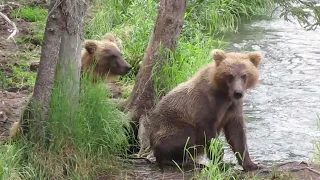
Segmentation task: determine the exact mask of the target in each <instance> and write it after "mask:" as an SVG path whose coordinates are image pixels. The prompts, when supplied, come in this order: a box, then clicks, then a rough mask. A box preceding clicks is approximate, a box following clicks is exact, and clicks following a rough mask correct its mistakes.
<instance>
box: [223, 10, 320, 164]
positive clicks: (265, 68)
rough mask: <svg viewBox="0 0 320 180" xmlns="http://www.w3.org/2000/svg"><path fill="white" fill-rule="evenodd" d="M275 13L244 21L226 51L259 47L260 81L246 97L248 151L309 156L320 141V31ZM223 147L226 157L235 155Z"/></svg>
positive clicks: (260, 155)
mask: <svg viewBox="0 0 320 180" xmlns="http://www.w3.org/2000/svg"><path fill="white" fill-rule="evenodd" d="M278 17H279V16H274V17H273V18H265V19H261V18H260V19H258V20H253V21H251V22H250V23H243V24H242V25H241V26H240V28H239V33H238V34H228V35H227V36H226V37H225V41H227V42H229V43H230V46H229V47H228V50H229V51H238V52H239V51H240V52H241V51H260V52H261V53H262V54H263V56H264V59H263V61H262V64H261V66H260V68H261V70H260V72H261V80H260V84H259V85H258V86H257V87H256V88H255V89H253V90H251V91H250V92H249V93H248V94H247V95H246V97H245V107H244V109H245V116H246V119H247V136H248V146H249V153H250V154H251V156H252V158H253V159H254V161H256V162H260V163H263V164H269V165H270V164H271V163H278V162H287V161H310V160H312V159H313V158H314V156H315V141H317V140H319V141H320V130H319V126H318V118H317V115H318V114H317V113H319V115H320V31H319V30H316V31H306V30H304V29H303V28H301V27H300V26H299V24H293V23H291V22H286V21H284V20H283V19H279V18H278ZM233 157H234V155H233V154H232V153H230V149H229V150H228V151H227V154H226V159H228V160H232V161H234V160H235V158H233Z"/></svg>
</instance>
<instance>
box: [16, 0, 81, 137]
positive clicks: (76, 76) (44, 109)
mask: <svg viewBox="0 0 320 180" xmlns="http://www.w3.org/2000/svg"><path fill="white" fill-rule="evenodd" d="M85 10H86V3H85V0H67V1H61V0H51V2H50V9H49V14H48V19H47V24H46V29H45V34H44V44H43V46H42V49H41V57H40V64H39V69H38V75H37V79H36V84H35V87H34V92H33V95H32V97H31V99H30V101H29V104H28V105H27V109H26V110H25V111H24V112H23V118H22V121H23V122H22V123H23V125H24V126H23V127H22V128H23V132H24V133H26V132H27V131H28V129H29V127H28V125H30V123H29V122H28V120H30V119H33V120H35V121H37V123H35V127H33V128H32V129H35V130H37V132H32V133H35V134H34V135H35V136H39V135H40V134H39V133H44V131H43V128H42V126H43V123H42V122H45V121H46V120H47V119H48V115H49V110H50V103H51V95H52V90H53V87H54V85H55V83H56V79H57V78H61V77H68V78H69V77H70V79H71V80H69V79H68V78H67V79H68V80H67V81H68V82H67V81H66V82H65V83H66V84H67V85H66V86H64V89H63V91H65V93H67V94H68V97H70V99H71V100H73V101H75V102H76V101H77V98H78V94H79V91H78V90H79V82H80V66H81V44H82V39H83V18H84V13H85ZM58 64H59V65H60V66H59V67H61V68H60V69H59V70H58V71H57V65H58ZM70 67H74V68H72V70H71V69H70ZM39 112H41V116H39ZM38 122H41V123H38ZM42 135H43V134H42Z"/></svg>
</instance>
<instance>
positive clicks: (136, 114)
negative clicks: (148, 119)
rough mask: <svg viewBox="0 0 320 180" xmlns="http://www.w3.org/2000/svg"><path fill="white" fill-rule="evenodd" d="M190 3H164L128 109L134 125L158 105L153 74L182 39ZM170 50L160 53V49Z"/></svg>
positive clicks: (180, 0)
mask: <svg viewBox="0 0 320 180" xmlns="http://www.w3.org/2000/svg"><path fill="white" fill-rule="evenodd" d="M185 12H186V0H174V1H173V0H161V1H160V7H159V11H158V16H157V20H156V23H155V26H154V31H153V33H152V35H151V38H150V41H149V44H148V47H147V49H146V51H145V54H144V57H143V62H142V65H141V68H140V70H139V73H138V75H137V79H136V83H135V86H134V88H133V92H132V94H131V96H130V98H129V101H128V103H127V105H126V108H127V109H128V110H129V111H130V112H131V113H132V116H133V117H132V118H133V121H135V122H138V121H139V119H140V117H141V116H142V115H144V114H146V113H147V112H148V111H149V110H150V109H151V108H152V107H153V106H154V103H155V92H154V84H153V79H152V75H153V74H152V73H153V70H154V66H155V64H158V65H162V64H163V62H164V61H166V60H167V59H166V58H165V57H167V53H168V51H167V50H170V51H172V50H174V49H175V48H176V46H177V42H178V39H179V37H180V33H181V29H182V25H183V22H184V14H185ZM162 48H164V49H167V50H165V51H160V49H162Z"/></svg>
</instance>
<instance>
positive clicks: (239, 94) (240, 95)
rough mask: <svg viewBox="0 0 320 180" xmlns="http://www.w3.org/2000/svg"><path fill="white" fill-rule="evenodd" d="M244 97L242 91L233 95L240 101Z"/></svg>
mask: <svg viewBox="0 0 320 180" xmlns="http://www.w3.org/2000/svg"><path fill="white" fill-rule="evenodd" d="M242 96H243V93H242V92H241V91H235V92H234V93H233V97H234V98H236V99H240V98H242Z"/></svg>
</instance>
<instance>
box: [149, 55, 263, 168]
mask: <svg viewBox="0 0 320 180" xmlns="http://www.w3.org/2000/svg"><path fill="white" fill-rule="evenodd" d="M212 58H213V60H214V62H212V63H211V64H209V65H208V66H206V67H205V68H203V69H201V70H200V71H199V72H198V73H197V74H196V75H195V76H194V77H192V78H191V79H190V80H188V81H187V82H184V83H182V84H180V85H178V86H177V87H176V88H174V89H173V90H172V91H170V92H169V93H168V94H167V95H166V96H164V97H163V98H162V100H161V101H160V102H159V103H158V104H157V106H156V107H155V109H154V110H153V112H152V113H151V115H150V117H149V123H151V124H150V125H149V127H150V128H151V129H150V145H151V149H152V150H153V153H154V156H155V157H156V161H157V162H158V163H159V165H160V167H162V166H163V165H164V164H166V163H167V162H168V161H171V160H175V161H176V162H181V161H182V157H183V151H184V147H185V145H186V141H187V139H188V138H189V141H188V144H187V146H186V147H191V146H200V147H198V148H197V153H198V154H199V153H200V154H201V153H203V151H204V148H203V147H204V146H206V145H208V144H207V143H208V142H209V140H210V139H211V138H216V137H217V135H218V134H219V133H220V132H221V130H223V131H224V133H225V136H226V139H227V140H228V142H229V144H230V145H231V147H232V149H233V151H234V152H239V155H237V156H236V157H237V159H238V162H239V164H240V165H242V166H243V168H244V169H245V170H254V169H257V168H258V166H257V165H256V164H255V163H253V162H252V161H251V159H250V157H249V154H248V150H247V143H246V135H245V130H244V128H245V125H244V119H243V98H241V99H234V98H233V97H230V92H231V90H230V89H231V88H229V87H228V83H226V81H227V76H228V75H230V74H232V75H233V76H241V77H242V74H246V75H247V76H246V77H247V80H246V81H244V82H245V83H243V84H244V85H243V91H244V92H243V93H245V91H246V90H247V89H249V88H253V87H254V86H255V85H256V84H257V82H258V79H259V71H258V69H257V67H258V65H259V64H260V60H261V55H260V54H259V53H256V52H252V53H249V54H241V53H225V52H224V51H221V50H214V51H213V53H212ZM235 78H236V77H235ZM232 93H233V92H232ZM204 134H205V135H204ZM205 139H206V140H207V141H205ZM201 146H202V147H201ZM194 155H195V154H194ZM240 156H242V157H244V160H242V159H241V157H240Z"/></svg>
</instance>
